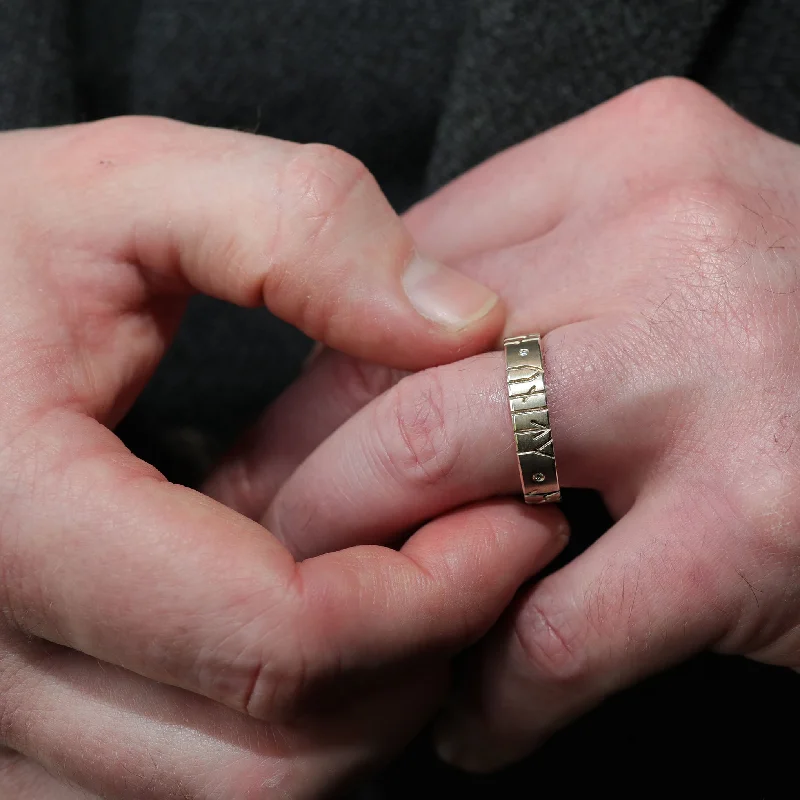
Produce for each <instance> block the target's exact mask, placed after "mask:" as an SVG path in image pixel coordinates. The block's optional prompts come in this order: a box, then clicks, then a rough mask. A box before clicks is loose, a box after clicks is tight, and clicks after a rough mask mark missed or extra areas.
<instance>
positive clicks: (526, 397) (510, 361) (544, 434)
mask: <svg viewBox="0 0 800 800" xmlns="http://www.w3.org/2000/svg"><path fill="white" fill-rule="evenodd" d="M540 338H541V337H540V336H539V334H528V335H527V336H515V337H513V338H511V339H506V340H505V342H504V347H505V351H506V380H507V382H508V399H509V406H510V408H511V421H512V422H513V424H514V438H515V439H516V443H517V459H518V461H519V474H520V478H521V479H522V492H523V494H524V495H525V502H526V503H555V502H558V501H559V500H560V499H561V488H560V487H559V485H558V473H557V472H556V456H555V452H554V451H553V438H552V436H551V433H550V413H549V411H548V409H547V389H546V387H545V380H544V363H543V362H542V347H541V344H540Z"/></svg>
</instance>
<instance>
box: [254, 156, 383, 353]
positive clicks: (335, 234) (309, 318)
mask: <svg viewBox="0 0 800 800" xmlns="http://www.w3.org/2000/svg"><path fill="white" fill-rule="evenodd" d="M373 187H374V191H375V193H376V195H377V193H378V190H377V185H376V184H375V183H374V180H373V179H372V177H371V175H370V173H369V172H368V170H367V168H366V167H365V166H364V165H363V164H362V163H361V162H360V161H358V159H356V158H354V157H353V156H351V155H349V154H347V153H345V152H343V151H341V150H338V149H336V148H335V147H330V146H328V145H320V144H309V145H300V146H298V148H297V151H296V153H295V155H294V156H293V157H292V158H289V159H288V160H287V161H286V162H285V163H284V164H283V166H282V167H281V170H280V174H279V176H278V180H277V192H276V194H275V195H270V198H269V202H270V203H273V204H274V217H275V222H274V228H273V231H272V233H271V236H270V242H269V243H268V245H267V249H268V251H269V260H268V265H267V267H266V269H265V270H264V272H263V276H262V278H261V287H260V288H261V293H262V295H263V297H264V299H265V300H266V301H267V304H268V305H269V306H270V308H272V310H273V311H276V313H278V314H279V315H281V316H286V315H289V316H291V318H292V321H293V323H294V324H295V325H296V326H297V327H299V328H301V329H302V330H303V331H304V332H305V333H307V334H308V335H309V336H311V337H312V338H314V339H317V340H319V341H325V340H327V339H328V332H329V330H330V329H331V328H332V327H334V326H335V324H336V322H337V320H339V319H340V318H341V316H342V314H343V313H345V312H346V305H344V304H343V303H342V286H341V283H340V282H338V281H336V280H333V279H332V276H331V275H327V276H326V275H324V274H322V273H323V271H324V269H325V264H324V260H323V259H322V258H321V256H320V254H323V253H325V254H334V253H336V251H337V248H339V247H340V244H341V242H342V241H343V240H345V239H347V234H348V233H349V231H347V230H341V229H340V228H341V227H342V226H343V225H344V226H347V225H348V224H350V225H352V226H353V227H354V228H355V227H356V226H357V225H358V224H359V221H360V220H359V215H358V213H357V212H355V213H354V211H353V209H354V207H355V206H358V207H359V208H361V207H366V206H368V205H369V203H370V199H369V196H368V195H369V193H370V191H371V190H372V188H373ZM365 195H366V196H365ZM340 221H341V222H340ZM311 258H314V259H315V263H314V271H313V273H312V274H310V275H308V276H305V275H304V271H303V270H302V269H298V265H301V266H302V265H308V263H309V260H310V259H311ZM330 258H331V259H332V258H333V257H332V256H330ZM331 263H332V262H331ZM314 278H316V283H313V280H314Z"/></svg>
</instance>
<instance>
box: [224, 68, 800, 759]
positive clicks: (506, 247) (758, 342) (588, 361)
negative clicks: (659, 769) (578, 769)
mask: <svg viewBox="0 0 800 800" xmlns="http://www.w3.org/2000/svg"><path fill="white" fill-rule="evenodd" d="M799 196H800V148H798V147H797V146H795V145H792V144H789V143H787V142H785V141H782V140H780V139H777V138H776V137H774V136H771V135H769V134H767V133H766V132H764V131H762V130H759V129H757V128H756V127H754V126H753V125H751V124H750V123H748V122H747V121H745V120H743V119H742V118H741V117H739V116H737V115H736V114H735V113H733V112H732V111H731V110H730V109H728V108H727V107H726V106H724V105H723V104H722V103H721V102H719V101H718V100H717V99H716V98H714V97H712V96H711V95H710V94H708V93H707V92H706V91H705V90H703V89H700V88H699V87H697V86H695V85H693V84H690V83H688V82H686V81H682V80H675V79H667V80H661V81H656V82H653V83H650V84H647V85H645V86H642V87H639V88H637V89H635V90H632V91H631V92H628V93H626V94H625V95H623V96H621V97H620V98H617V99H615V100H613V101H611V102H609V103H607V104H606V105H604V106H602V107H600V108H598V109H596V110H594V111H592V112H590V113H589V114H587V115H585V116H584V117H582V118H579V119H577V120H574V121H572V122H570V123H568V124H567V125H565V126H562V127H561V128H558V129H555V130H553V131H551V132H549V133H547V134H545V135H543V136H540V137H537V138H535V139H533V140H531V141H530V142H527V143H525V144H524V145H522V146H520V147H518V148H515V149H514V150H511V151H508V152H506V153H504V154H502V155H500V156H499V157H497V158H495V159H493V160H492V161H491V162H489V163H487V164H485V165H483V166H482V167H479V168H478V169H477V170H475V171H474V172H473V173H471V174H469V175H467V176H465V177H464V178H462V179H461V180H460V181H457V182H456V183H455V184H453V185H451V186H450V187H448V188H447V189H445V190H443V191H442V192H441V193H439V195H437V196H436V197H434V198H432V199H431V200H429V201H427V202H426V203H423V204H422V205H421V206H419V207H417V208H416V209H414V210H413V211H412V212H411V214H410V215H409V218H408V221H409V223H410V226H411V228H412V230H413V231H414V233H415V236H416V238H417V240H418V241H419V242H420V243H421V245H422V246H423V247H425V248H426V249H427V250H428V251H429V252H432V253H433V254H434V255H435V256H437V257H439V258H441V259H443V260H445V261H448V262H450V263H460V265H461V268H462V269H463V270H464V271H465V272H466V273H467V274H469V275H471V276H472V277H476V278H478V279H480V280H481V281H483V282H484V283H485V284H486V285H488V286H490V287H491V288H493V289H494V290H495V291H498V292H499V293H500V294H501V296H502V297H503V298H504V299H505V301H506V303H507V304H508V306H509V309H510V314H509V321H508V326H507V330H506V334H507V335H515V334H520V333H527V332H532V331H533V332H541V333H544V334H547V335H546V336H545V337H544V340H543V348H544V356H545V362H546V378H547V381H548V399H549V404H550V409H551V422H552V427H553V439H554V442H555V448H556V454H557V456H558V466H559V472H560V476H561V482H562V485H563V486H567V487H570V486H580V487H590V488H594V489H597V490H599V491H600V492H602V494H603V496H604V498H605V501H606V503H607V505H608V507H609V509H610V511H611V512H612V514H613V515H614V517H615V518H616V519H617V520H618V522H617V523H616V525H615V527H614V528H613V529H612V530H611V531H610V532H609V533H608V534H606V535H605V536H603V537H602V538H601V539H600V540H599V541H598V542H597V543H596V544H595V545H594V546H592V547H591V548H590V549H589V550H588V551H586V552H585V553H584V554H582V555H581V556H580V557H578V558H577V559H575V560H574V561H573V562H572V563H570V564H569V565H568V566H566V567H565V568H563V569H561V570H559V571H558V572H556V573H555V574H553V575H551V576H549V577H548V578H546V579H545V580H543V581H541V582H540V583H538V584H537V585H535V586H534V587H532V588H531V589H529V590H527V591H526V592H525V593H524V594H523V595H522V596H520V597H519V598H518V600H517V602H516V603H515V605H514V607H513V608H512V610H511V611H510V612H509V614H508V616H507V618H506V621H505V623H504V624H503V625H501V626H500V627H499V628H498V629H497V630H496V631H495V633H494V634H493V635H492V636H491V637H490V639H489V640H488V641H487V642H486V643H485V645H484V646H483V648H482V650H481V652H480V653H479V654H478V655H476V660H475V663H474V667H475V669H474V671H473V674H472V679H471V680H470V681H469V682H468V688H467V689H466V690H465V692H464V694H463V695H462V696H461V698H460V701H459V702H458V704H457V705H456V708H455V710H454V711H453V712H452V714H451V715H450V717H449V718H448V720H447V721H446V722H445V724H444V727H443V728H442V731H441V739H440V746H441V750H442V752H443V754H444V755H445V756H446V757H447V758H448V760H450V761H452V762H454V763H456V764H458V765H461V766H463V767H466V768H470V769H475V770H489V769H493V768H496V767H499V766H501V765H503V764H504V763H507V762H509V761H512V760H515V759H516V758H517V757H520V756H522V755H524V754H525V753H526V752H528V751H529V750H531V749H532V748H533V747H535V746H536V745H537V744H538V743H540V742H541V741H542V740H543V739H544V738H546V737H547V736H548V735H549V734H550V733H552V732H553V731H554V730H556V729H557V728H559V727H560V726H562V725H563V724H565V723H566V722H567V721H568V720H569V719H570V718H572V717H574V716H575V715H576V714H579V713H581V712H583V711H584V710H586V709H588V708H589V707H591V706H592V705H594V704H596V703H597V702H599V701H600V700H601V699H602V698H603V697H604V696H606V695H607V694H609V693H611V692H614V691H616V690H618V689H620V688H622V687H624V686H626V685H628V684H630V683H631V682H633V681H636V680H638V679H640V678H642V677H643V676H645V675H647V674H649V673H652V672H654V671H656V670H659V669H662V668H664V667H666V666H668V665H670V664H673V663H675V662H677V661H679V660H681V659H683V658H685V657H687V656H689V655H690V654H692V653H694V652H697V651H699V650H701V649H704V648H713V649H715V650H717V651H719V652H725V653H736V654H742V655H746V656H749V657H751V658H754V659H757V660H760V661H763V662H767V663H772V664H778V665H785V666H790V667H794V668H797V667H800V584H798V582H797V580H796V576H797V573H798V570H800V535H798V529H799V528H800V502H799V501H798V500H797V498H798V496H800V494H799V493H798V488H800V450H798V448H797V446H796V436H797V427H798V422H797V421H798V419H800V416H798V415H800V392H798V383H799V382H800V373H799V368H800V362H798V357H797V353H798V345H799V344H800V324H799V322H798V321H799V320H800V294H799V293H798V291H797V290H798V286H799V285H800V283H798V272H797V270H798V264H800V240H799V239H798V235H797V230H798V225H800V205H799V204H798V197H799ZM504 377H505V376H504V364H503V359H502V356H501V355H500V354H490V355H486V356H479V357H477V358H473V359H469V360H467V361H462V362H459V363H457V364H453V365H450V366H445V367H439V368H437V369H434V370H429V371H427V372H424V373H420V374H417V375H414V376H412V377H409V378H407V379H405V380H402V381H400V382H399V383H398V384H397V385H396V386H394V388H391V389H390V388H389V387H390V386H391V385H392V384H393V383H394V382H395V380H396V378H397V376H396V375H394V374H392V373H391V372H389V371H387V370H377V369H371V368H369V367H365V366H360V365H358V364H357V363H356V362H353V361H349V360H346V359H343V358H341V357H338V356H336V355H333V354H329V355H326V356H325V357H323V358H321V359H320V360H318V361H317V363H316V364H315V365H314V367H313V368H312V369H310V370H309V371H308V372H307V374H306V375H305V376H304V377H303V378H302V379H301V381H300V382H299V383H298V384H296V385H295V386H294V387H293V388H291V389H290V390H289V392H288V393H287V396H286V398H284V399H283V400H282V401H281V402H280V403H279V404H278V406H277V407H276V409H275V410H273V411H272V412H271V413H270V414H268V415H267V417H265V420H264V422H263V423H262V428H261V431H260V434H258V435H257V436H256V437H255V438H254V439H253V440H252V442H251V445H250V446H249V449H247V450H245V451H244V452H243V453H240V454H239V456H236V457H234V458H233V459H232V460H231V461H230V462H229V463H228V465H227V466H226V467H224V468H223V469H222V471H221V472H220V473H219V474H218V475H217V476H216V477H215V478H214V479H212V482H211V484H210V486H211V490H212V491H213V492H214V493H215V494H216V496H218V497H220V498H222V499H224V500H226V501H227V502H230V503H231V504H233V505H235V506H236V507H237V508H239V509H240V510H243V511H245V512H246V513H248V514H249V515H251V516H254V517H263V518H264V519H266V520H267V521H268V523H269V527H270V529H271V530H272V531H274V532H275V533H276V535H277V536H279V537H280V538H282V539H283V540H284V541H289V540H291V541H290V547H291V548H292V549H293V550H294V552H295V553H296V554H299V555H301V556H309V555H313V554H316V553H320V552H324V551H329V550H334V549H339V548H344V547H348V546H351V545H354V544H356V543H365V542H374V543H378V542H382V543H384V542H388V541H391V540H393V539H395V538H397V537H398V535H402V534H403V532H405V531H408V530H413V529H414V528H415V527H416V526H418V525H419V524H420V523H422V522H423V521H424V520H427V519H430V518H432V517H434V516H436V515H438V514H441V513H443V512H445V511H447V510H448V509H451V508H454V507H458V506H460V505H462V504H464V503H467V502H470V501H473V500H476V499H480V498H486V497H489V496H493V495H498V494H507V493H517V492H519V491H520V487H519V477H518V474H517V466H516V458H515V454H514V448H513V439H512V434H511V423H510V420H509V414H508V403H507V395H506V386H505V380H504ZM353 387H356V388H355V389H354V388H353ZM385 389H386V390H388V391H385V392H384V393H383V394H381V396H380V397H378V399H377V400H374V401H373V402H371V403H368V404H367V401H368V400H369V399H370V398H371V397H372V396H374V395H376V394H380V393H381V392H382V391H383V390H385ZM343 396H344V398H345V399H344V400H342V397H343ZM359 406H365V407H363V408H361V410H360V411H358V412H357V413H355V415H354V416H353V417H352V419H349V420H348V421H346V422H345V420H346V419H347V417H348V416H349V415H350V414H351V413H352V412H353V411H355V410H356V408H357V407H359ZM312 409H313V410H316V409H319V414H318V415H317V416H316V417H315V418H312V417H311V415H310V413H309V412H310V411H311V410H312ZM304 419H313V422H312V424H311V425H310V426H309V427H308V428H306V429H304V430H303V431H302V432H300V433H299V438H298V432H297V431H298V421H299V420H304ZM342 423H344V424H342ZM338 425H341V427H340V428H339V429H338V430H337V431H336V432H335V433H333V435H331V436H330V438H328V439H327V440H326V441H324V442H323V443H322V444H321V445H320V446H319V447H318V448H317V449H316V450H315V452H314V453H313V454H312V455H311V456H310V457H308V458H307V459H306V460H305V461H304V462H303V463H302V464H301V465H300V466H299V467H298V468H297V469H296V471H295V472H294V474H293V475H292V476H291V477H290V478H289V480H288V481H287V482H286V483H285V485H283V486H282V488H281V489H280V490H279V491H278V492H277V494H275V488H276V487H277V486H278V485H279V484H280V483H281V481H282V480H283V478H284V477H285V475H286V471H288V470H289V468H290V467H292V468H293V467H294V463H292V462H293V460H297V461H299V460H300V459H301V458H303V457H305V456H306V455H307V453H309V452H310V451H311V450H312V449H313V448H314V447H315V446H316V445H317V444H318V443H319V442H320V441H321V440H322V439H323V438H324V436H325V435H326V434H327V433H328V431H330V430H333V429H334V428H336V427H337V426H338ZM261 437H264V438H261ZM267 437H268V438H267ZM290 438H294V439H296V441H295V445H294V449H293V450H290V451H289V452H291V455H290V456H289V457H287V460H286V461H284V464H283V467H280V466H278V467H276V466H274V465H273V466H272V467H271V468H270V469H269V470H266V469H264V468H263V465H264V461H263V459H265V458H267V457H271V455H272V448H273V447H275V448H282V447H285V446H286V445H287V442H288V441H289V439H290ZM266 441H269V446H267V445H266V443H265V442H266ZM295 463H296V462H295ZM282 470H285V471H283V472H282ZM243 475H246V476H247V477H248V480H247V481H242V480H241V477H242V476H243ZM245 485H246V486H248V487H249V490H248V491H246V492H245V491H242V490H241V487H242V486H245ZM309 486H313V487H314V491H313V492H309V491H308V487H309ZM270 501H271V503H270ZM268 506H269V509H267V507H268Z"/></svg>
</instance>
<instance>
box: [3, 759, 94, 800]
mask: <svg viewBox="0 0 800 800" xmlns="http://www.w3.org/2000/svg"><path fill="white" fill-rule="evenodd" d="M0 797H8V798H13V800H99V796H98V795H94V794H93V795H89V794H88V793H87V792H86V790H85V789H81V788H78V787H75V786H69V785H68V784H66V783H64V782H63V781H60V780H58V779H57V778H54V777H53V776H52V775H50V773H49V772H47V771H46V770H45V769H43V768H42V767H40V766H39V765H38V764H37V763H35V762H34V761H31V760H30V759H29V758H25V756H22V755H20V754H19V753H14V752H12V751H8V752H7V753H2V752H0Z"/></svg>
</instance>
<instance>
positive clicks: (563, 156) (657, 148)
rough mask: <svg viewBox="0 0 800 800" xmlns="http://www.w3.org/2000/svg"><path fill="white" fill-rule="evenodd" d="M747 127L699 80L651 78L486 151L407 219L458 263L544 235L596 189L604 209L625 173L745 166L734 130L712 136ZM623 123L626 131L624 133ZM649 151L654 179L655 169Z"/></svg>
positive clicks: (440, 253) (665, 177)
mask: <svg viewBox="0 0 800 800" xmlns="http://www.w3.org/2000/svg"><path fill="white" fill-rule="evenodd" d="M720 117H724V118H725V124H724V125H721V124H720V123H719V118H720ZM654 120H658V124H654V122H653V121H654ZM710 120H714V121H715V122H716V124H713V125H709V121H710ZM743 126H748V127H751V126H749V123H747V122H746V121H745V120H743V119H742V118H741V117H739V116H738V115H737V114H735V113H734V112H733V111H732V110H731V109H730V108H728V107H727V106H726V105H725V104H724V103H723V102H722V101H721V100H719V99H718V98H716V97H714V96H713V95H711V94H710V93H709V92H708V91H707V90H705V89H704V88H702V87H700V86H698V85H697V84H694V83H692V82H690V81H687V80H684V79H682V78H662V79H657V80H654V81H649V82H646V83H643V84H641V85H639V86H636V87H634V88H632V89H630V90H628V91H627V92H624V93H623V94H621V95H619V96H617V97H614V98H613V99H611V100H609V101H607V102H606V103H602V104H601V105H599V106H596V107H595V108H593V109H591V110H590V111H588V112H586V113H585V114H583V115H581V116H579V117H576V118H574V119H572V120H570V121H569V122H566V123H564V124H563V125H559V126H557V127H555V128H553V129H551V130H549V131H547V132H545V133H543V134H540V135H539V136H535V137H533V138H532V139H529V140H528V141H526V142H523V143H522V144H520V145H517V146H516V147H513V148H511V149H509V150H507V151H505V152H503V153H500V154H499V155H497V156H495V157H493V158H491V159H489V160H488V161H486V162H484V163H483V164H481V165H479V166H478V167H475V168H474V169H473V170H471V171H470V172H468V173H466V174H465V175H463V176H462V177H460V178H458V179H457V180H455V181H453V182H452V183H450V184H448V185H447V186H446V187H444V188H443V189H441V190H440V191H439V192H437V193H436V194H434V195H433V196H432V197H430V198H427V199H426V200H423V201H422V202H421V203H419V204H418V205H416V206H415V207H414V208H412V209H411V210H410V211H409V212H408V213H407V214H406V215H405V217H404V219H405V221H406V224H407V225H408V226H409V228H410V230H411V232H412V233H413V235H414V237H415V238H416V240H417V241H418V242H419V244H420V246H421V247H423V248H424V249H425V250H426V251H427V252H430V253H431V254H432V255H434V256H435V257H437V258H440V259H444V260H445V261H447V262H449V263H456V262H458V261H461V260H464V259H469V258H472V257H474V256H476V255H478V254H480V253H486V252H489V251H494V250H499V249H501V248H509V247H512V246H514V245H516V244H521V243H523V242H527V241H530V240H531V239H535V238H538V237H541V236H544V235H546V234H547V233H549V232H550V231H553V230H554V229H556V228H557V227H558V226H559V224H560V223H561V221H562V220H563V219H564V217H565V216H567V215H568V214H569V213H570V212H571V211H574V210H575V209H576V208H577V207H578V206H580V205H582V204H584V203H591V202H592V200H594V199H596V198H599V199H600V200H601V203H600V207H601V208H612V207H613V205H614V203H615V201H616V200H617V198H618V197H619V196H620V195H624V194H627V193H628V192H629V191H630V185H629V177H630V176H635V181H637V182H638V181H640V180H641V176H642V175H647V176H648V182H649V183H648V186H649V187H650V188H652V189H655V188H656V185H655V181H656V180H662V181H669V180H674V178H675V175H676V174H680V175H684V176H689V177H695V178H698V177H704V176H705V177H708V176H714V175H718V174H719V173H720V163H722V162H724V163H725V168H726V170H729V174H731V173H732V172H735V173H743V174H746V171H747V166H746V164H747V161H748V159H747V158H746V157H744V154H743V153H741V152H735V151H733V147H734V146H735V145H734V144H733V143H734V141H735V139H736V137H731V136H730V135H729V134H728V135H726V136H725V137H724V138H723V137H712V136H711V132H712V131H714V130H726V131H730V130H731V129H732V128H733V127H743ZM621 130H624V131H626V132H627V135H626V136H624V137H620V135H619V132H620V131H621ZM743 138H745V137H743ZM746 138H747V140H748V141H749V140H752V138H753V137H752V135H751V136H748V137H746ZM687 141H690V142H691V143H692V145H693V146H692V147H686V142H687ZM722 152H725V153H728V156H727V157H726V158H724V159H722V158H721V157H720V153H722ZM655 154H657V163H659V164H661V165H663V172H662V173H661V177H660V178H659V176H657V175H654V173H653V170H652V164H653V163H654V155H655ZM593 205H596V203H595V204H593Z"/></svg>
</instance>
